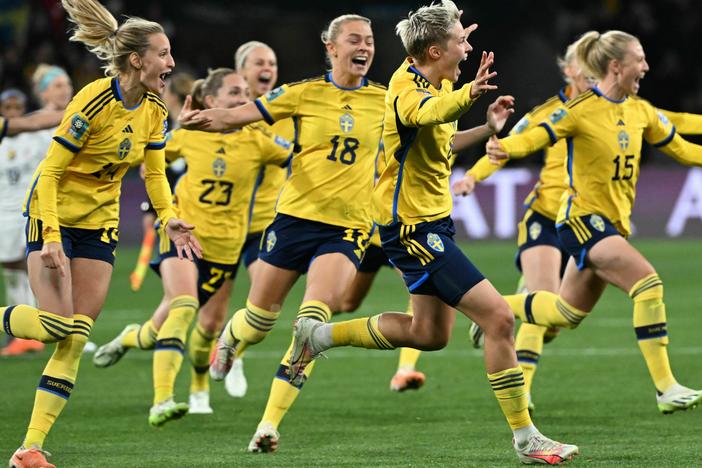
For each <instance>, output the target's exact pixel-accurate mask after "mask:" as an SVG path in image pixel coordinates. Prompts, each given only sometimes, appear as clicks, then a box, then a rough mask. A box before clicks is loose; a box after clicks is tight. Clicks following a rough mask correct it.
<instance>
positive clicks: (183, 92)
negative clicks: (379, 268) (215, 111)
mask: <svg viewBox="0 0 702 468" xmlns="http://www.w3.org/2000/svg"><path fill="white" fill-rule="evenodd" d="M194 82H195V80H194V79H193V77H192V75H190V74H189V73H184V72H180V73H174V74H173V75H172V76H170V77H169V78H168V91H170V92H171V94H173V95H174V96H176V97H178V100H179V101H180V103H181V104H182V103H183V102H184V101H185V97H186V96H187V95H188V94H190V92H191V91H192V89H193V84H194Z"/></svg>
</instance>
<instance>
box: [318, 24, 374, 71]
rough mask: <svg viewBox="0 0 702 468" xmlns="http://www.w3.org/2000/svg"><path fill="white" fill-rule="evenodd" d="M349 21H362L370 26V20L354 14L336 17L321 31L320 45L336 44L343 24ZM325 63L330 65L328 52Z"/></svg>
mask: <svg viewBox="0 0 702 468" xmlns="http://www.w3.org/2000/svg"><path fill="white" fill-rule="evenodd" d="M351 21H364V22H366V23H368V26H370V25H371V20H370V19H368V18H366V17H365V16H361V15H354V14H349V15H341V16H337V17H336V18H334V19H333V20H331V22H330V23H329V26H327V29H325V30H324V31H322V34H321V36H320V39H322V44H324V45H325V46H326V45H328V44H332V43H334V42H336V38H337V37H339V33H341V27H342V26H343V25H344V23H348V22H351ZM327 63H329V64H330V65H331V57H329V53H328V52H327Z"/></svg>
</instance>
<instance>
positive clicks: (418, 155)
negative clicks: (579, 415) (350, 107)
mask: <svg viewBox="0 0 702 468" xmlns="http://www.w3.org/2000/svg"><path fill="white" fill-rule="evenodd" d="M460 15H461V12H460V11H459V10H458V8H457V7H456V5H455V4H454V3H453V2H451V1H449V0H443V1H442V2H441V3H440V4H433V5H431V6H425V7H422V8H420V9H419V10H417V11H415V12H412V13H410V14H409V17H408V18H407V19H404V20H402V21H401V22H400V23H399V24H398V25H397V33H398V35H399V36H400V38H401V39H402V43H403V45H404V47H405V49H406V50H407V52H408V54H409V56H410V57H409V58H408V59H406V60H405V61H404V62H403V63H402V64H401V65H400V67H399V68H398V69H397V71H396V72H395V73H394V74H393V76H392V78H391V80H390V86H389V89H388V93H387V96H386V99H385V103H386V110H385V125H384V129H383V143H384V145H385V151H386V155H387V162H388V165H387V168H386V169H385V171H383V173H382V174H381V176H380V180H379V182H378V184H377V185H376V188H375V190H374V192H373V205H374V206H373V207H374V219H375V221H376V223H378V225H379V227H380V237H381V239H382V242H383V249H384V250H385V252H386V253H387V254H388V257H390V260H392V262H393V264H395V265H396V266H397V267H398V268H399V269H400V270H401V271H402V273H403V277H404V280H405V283H406V284H407V287H408V289H409V291H410V294H411V301H412V306H413V309H414V315H413V316H412V317H410V316H408V315H406V314H397V313H384V314H381V315H376V316H374V317H370V318H362V319H357V320H350V321H347V322H338V323H333V324H321V323H319V322H314V321H312V320H310V319H307V318H304V317H303V318H299V319H298V320H297V323H296V325H295V335H294V344H293V354H292V358H291V374H292V375H293V378H294V380H293V381H295V380H296V379H297V378H298V377H300V376H301V375H303V374H302V372H303V370H304V369H305V368H306V366H307V365H308V363H309V362H313V361H311V360H312V359H314V358H315V357H316V356H318V355H319V353H321V352H322V351H324V350H326V349H329V348H333V347H337V346H356V347H363V348H369V349H393V348H395V347H398V346H409V347H413V348H416V349H422V350H436V349H440V348H442V347H444V346H445V345H446V342H447V341H448V338H449V336H450V333H451V328H452V326H453V323H454V319H455V314H454V312H453V308H454V307H455V308H457V309H458V310H460V311H461V312H463V313H464V314H466V315H467V316H468V317H469V318H471V319H472V320H473V321H476V322H478V323H479V324H480V325H481V327H482V328H483V330H484V331H485V342H486V346H485V364H486V367H487V372H488V379H489V381H490V383H491V385H492V388H493V391H494V392H495V395H496V397H497V399H498V402H499V404H500V407H501V409H502V411H503V413H504V414H505V416H506V418H507V420H508V422H509V425H510V427H511V429H512V430H513V434H514V448H515V450H516V452H517V455H518V457H519V458H520V460H522V461H524V462H526V463H549V464H557V463H561V462H563V461H565V460H567V459H569V458H571V457H572V456H574V455H575V454H576V453H577V451H578V448H577V447H576V446H574V445H567V444H561V443H558V442H555V441H553V440H551V439H548V438H547V437H545V436H543V435H542V434H541V433H540V432H539V431H538V430H537V429H536V427H535V426H534V425H533V424H532V422H531V419H530V417H529V412H528V410H527V396H526V392H525V391H524V377H523V375H522V371H521V369H520V368H519V365H518V363H517V359H516V355H515V351H514V344H513V338H512V333H513V329H514V328H513V327H514V321H513V317H512V313H511V311H510V310H509V306H508V305H507V303H506V302H505V301H504V300H503V299H502V297H501V296H500V295H499V293H498V292H497V291H496V290H495V288H494V287H493V286H492V285H491V284H490V282H489V281H488V280H486V279H485V278H484V277H483V276H482V274H481V273H480V272H479V271H478V270H477V268H476V267H475V266H473V264H472V263H471V262H470V261H469V260H468V259H467V258H466V257H465V256H464V254H463V253H462V252H461V250H460V249H459V248H458V247H457V246H456V244H455V242H454V240H453V234H454V232H455V231H454V228H453V223H452V221H451V218H450V216H449V215H450V213H451V208H452V201H451V194H450V187H449V174H450V165H451V163H450V161H451V159H452V158H453V153H452V149H451V146H452V141H453V139H454V136H455V132H456V120H457V119H458V118H459V117H460V116H461V115H463V114H464V113H465V112H467V111H468V109H470V107H471V105H472V104H473V102H474V101H475V100H476V99H477V98H478V97H479V96H480V95H481V94H482V93H484V92H485V91H487V90H490V89H495V88H496V86H494V85H492V84H490V83H489V80H490V79H491V78H493V77H494V76H495V73H494V72H491V71H490V70H489V68H490V66H491V65H492V64H493V61H494V57H493V54H492V53H490V54H486V53H483V55H482V60H481V63H480V67H479V68H478V73H477V75H476V78H475V80H474V81H473V82H472V83H469V84H466V85H464V86H462V87H461V88H459V89H457V90H456V91H453V83H455V82H456V81H458V77H459V75H460V70H459V68H458V65H459V64H460V62H462V61H463V60H465V59H466V58H467V55H468V53H469V52H470V51H471V50H472V47H471V46H470V44H468V41H467V39H468V36H469V34H470V33H471V32H472V31H473V30H475V28H477V25H475V24H474V25H471V26H470V27H468V28H465V29H464V28H463V26H462V24H461V21H460ZM487 134H489V133H487Z"/></svg>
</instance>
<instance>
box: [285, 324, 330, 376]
mask: <svg viewBox="0 0 702 468" xmlns="http://www.w3.org/2000/svg"><path fill="white" fill-rule="evenodd" d="M322 325H324V322H320V321H319V320H315V319H312V318H309V317H301V318H299V319H297V320H296V321H295V325H294V326H293V344H292V353H291V354H290V363H289V375H290V384H291V385H294V386H298V387H299V386H300V385H302V384H303V383H304V382H305V378H306V377H305V368H306V367H307V366H308V365H309V363H310V362H312V361H314V360H315V359H316V358H317V357H318V356H320V354H321V353H320V352H319V351H316V350H315V346H314V341H313V339H314V331H315V330H316V329H317V328H319V327H321V326H322Z"/></svg>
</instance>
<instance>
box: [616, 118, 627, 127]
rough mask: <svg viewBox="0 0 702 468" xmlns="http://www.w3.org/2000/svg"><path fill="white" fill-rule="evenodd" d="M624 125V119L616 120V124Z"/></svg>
mask: <svg viewBox="0 0 702 468" xmlns="http://www.w3.org/2000/svg"><path fill="white" fill-rule="evenodd" d="M625 125H626V124H625V123H624V121H623V120H622V119H619V122H617V126H620V127H623V126H625Z"/></svg>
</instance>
